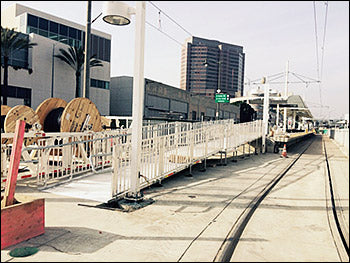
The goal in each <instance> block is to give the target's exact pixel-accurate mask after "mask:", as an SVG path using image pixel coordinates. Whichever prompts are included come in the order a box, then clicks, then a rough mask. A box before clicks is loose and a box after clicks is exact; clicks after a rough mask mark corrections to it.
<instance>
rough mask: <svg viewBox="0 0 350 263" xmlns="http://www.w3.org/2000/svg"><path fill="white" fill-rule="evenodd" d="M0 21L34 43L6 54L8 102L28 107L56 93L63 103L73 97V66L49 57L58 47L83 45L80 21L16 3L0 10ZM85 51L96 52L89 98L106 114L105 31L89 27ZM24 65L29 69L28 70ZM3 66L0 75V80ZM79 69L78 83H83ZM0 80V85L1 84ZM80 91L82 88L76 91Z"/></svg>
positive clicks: (108, 43) (108, 37) (107, 40)
mask: <svg viewBox="0 0 350 263" xmlns="http://www.w3.org/2000/svg"><path fill="white" fill-rule="evenodd" d="M1 26H2V27H3V28H14V29H15V30H16V31H18V32H21V33H23V36H24V37H28V38H29V41H30V42H34V43H37V46H35V47H33V48H31V49H28V50H23V51H21V52H16V54H13V56H12V57H10V65H13V66H17V67H19V68H20V69H18V70H14V69H13V68H12V67H9V78H8V81H9V90H8V105H9V106H11V107H13V106H15V105H19V104H24V105H28V106H30V107H31V108H33V109H34V110H35V109H36V107H37V106H38V105H39V104H40V103H41V102H42V101H44V100H45V99H47V98H50V97H59V98H62V99H64V100H65V101H67V102H69V101H70V100H72V99H73V98H75V85H76V84H75V83H76V82H75V71H74V70H73V69H72V68H71V67H69V66H68V65H67V64H66V63H64V62H63V61H61V60H59V59H58V58H54V56H53V55H54V54H59V48H68V45H71V46H73V45H77V46H84V39H85V32H84V31H85V25H80V24H77V23H74V22H71V21H68V20H65V19H63V18H60V17H56V16H53V15H50V14H47V13H44V12H40V11H38V10H35V9H32V8H28V7H26V6H23V5H20V4H17V3H16V4H13V5H12V6H10V7H8V8H6V9H4V10H1ZM91 36H92V37H91V55H93V54H96V55H97V59H99V60H101V61H102V63H103V67H96V68H91V69H90V78H91V82H90V90H89V99H91V100H92V101H93V102H94V103H95V104H96V106H97V108H98V110H99V111H100V114H101V115H109V104H110V90H109V86H110V57H111V35H110V34H107V33H104V32H101V31H97V30H94V29H91ZM28 69H31V70H32V73H31V74H29V73H28ZM3 74H4V72H3V68H1V79H2V80H3ZM83 75H84V74H83V71H82V72H81V81H80V84H81V87H80V91H82V87H83ZM2 86H3V82H1V88H2V89H3V87H2ZM80 94H82V93H80Z"/></svg>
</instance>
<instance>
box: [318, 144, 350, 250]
mask: <svg viewBox="0 0 350 263" xmlns="http://www.w3.org/2000/svg"><path fill="white" fill-rule="evenodd" d="M323 149H324V154H325V160H326V166H327V176H328V182H329V191H330V197H331V203H332V212H333V218H334V221H335V224H336V226H337V230H338V234H339V236H340V239H341V241H342V244H343V247H344V249H345V251H346V253H347V254H348V256H349V244H348V243H347V242H346V238H345V235H344V233H343V229H342V227H341V223H340V220H339V217H338V213H337V207H336V204H335V193H334V192H335V191H334V187H333V182H332V176H331V169H330V167H329V162H328V156H327V149H326V143H325V142H323ZM337 249H338V248H337Z"/></svg>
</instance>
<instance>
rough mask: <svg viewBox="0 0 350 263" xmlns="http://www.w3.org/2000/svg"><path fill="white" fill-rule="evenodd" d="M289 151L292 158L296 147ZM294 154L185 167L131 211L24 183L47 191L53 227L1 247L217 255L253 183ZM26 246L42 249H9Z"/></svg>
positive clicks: (135, 256) (61, 255) (58, 254)
mask: <svg viewBox="0 0 350 263" xmlns="http://www.w3.org/2000/svg"><path fill="white" fill-rule="evenodd" d="M288 154H289V156H290V158H293V153H292V152H288ZM289 161H290V160H288V159H284V158H280V157H279V155H277V154H273V153H266V154H260V155H252V156H251V157H250V158H246V159H244V160H243V159H242V160H241V159H239V161H238V162H236V163H232V162H230V161H229V162H228V165H227V166H216V167H208V168H207V171H206V172H200V171H198V170H195V171H193V177H184V173H179V174H177V175H174V176H172V177H170V178H168V179H166V180H164V181H163V186H162V187H156V186H154V187H152V188H149V189H146V191H145V198H152V199H153V200H154V201H155V202H154V203H153V204H151V205H148V206H146V207H144V208H142V209H139V210H136V211H134V212H131V213H123V212H120V211H112V210H106V209H100V208H90V207H86V206H80V205H78V204H84V205H98V204H100V203H99V202H96V201H91V200H87V199H81V198H75V197H69V196H63V195H56V194H53V193H45V192H39V191H37V190H35V189H33V188H28V187H17V189H16V193H17V195H20V194H26V195H31V196H34V197H44V198H45V204H46V205H45V209H46V211H45V215H46V223H45V226H46V227H45V230H46V232H45V234H44V235H41V236H38V237H35V238H32V239H30V240H28V241H25V242H22V243H20V244H18V245H15V246H12V247H9V248H7V249H5V250H2V251H1V260H2V261H3V262H5V261H9V260H10V261H11V262H20V261H21V262H23V261H26V262H28V261H30V262H33V261H42V262H45V261H46V262H50V261H51V262H52V261H86V262H87V261H91V262H96V261H113V262H115V261H138V262H145V261H152V262H154V261H168V262H169V261H170V262H174V261H178V260H180V261H212V260H213V258H214V256H215V253H216V251H217V249H218V248H219V247H220V245H221V243H222V241H223V240H224V238H225V236H226V234H227V232H228V231H229V229H230V228H231V226H232V225H233V224H234V222H235V220H236V219H237V217H238V216H239V214H240V212H241V211H242V209H244V207H245V206H246V205H247V204H248V203H249V201H250V200H251V198H253V197H254V196H255V193H256V192H255V191H258V190H259V188H258V187H256V185H253V183H254V182H258V183H257V184H262V183H263V182H264V181H265V178H261V177H262V174H266V176H271V177H272V176H274V175H275V174H277V173H279V172H280V171H281V170H283V168H285V166H286V165H287V162H289ZM259 180H260V181H259ZM266 180H267V178H266ZM108 190H109V189H108ZM317 202H319V201H317ZM269 211H270V214H269V217H268V218H269V219H271V217H272V218H273V217H274V216H275V215H274V214H272V213H271V211H272V212H273V211H277V210H276V209H273V210H271V209H270V210H269ZM253 217H255V216H253ZM287 229H288V228H287ZM292 230H293V231H294V232H295V231H297V229H292ZM301 230H302V229H301ZM316 231H317V229H316ZM287 232H288V230H287ZM294 232H293V234H294ZM261 235H262V236H261V237H259V238H257V239H255V237H251V236H250V237H249V236H248V237H246V241H247V240H248V241H249V240H251V241H254V240H255V242H258V243H262V242H261V241H263V240H265V239H269V238H270V237H269V236H268V235H269V233H266V234H261ZM289 235H292V233H290V232H289ZM288 237H289V236H288V235H287V236H285V240H287V239H288ZM245 243H246V242H245ZM25 246H34V247H37V248H39V252H38V253H36V254H34V255H32V256H29V257H25V258H12V257H10V256H9V255H8V253H9V251H10V250H11V249H14V248H15V247H25ZM246 260H249V259H248V258H245V259H244V261H246ZM264 261H269V260H268V259H265V260H264Z"/></svg>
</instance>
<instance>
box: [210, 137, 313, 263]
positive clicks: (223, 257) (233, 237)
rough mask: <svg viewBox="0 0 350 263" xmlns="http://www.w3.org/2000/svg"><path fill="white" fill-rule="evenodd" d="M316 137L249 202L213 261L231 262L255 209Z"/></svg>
mask: <svg viewBox="0 0 350 263" xmlns="http://www.w3.org/2000/svg"><path fill="white" fill-rule="evenodd" d="M314 140H315V139H314V138H313V139H312V140H311V142H310V143H309V144H307V145H306V147H305V148H304V149H303V150H302V151H301V152H300V153H299V154H298V156H297V157H296V158H295V159H294V160H293V161H291V162H290V163H289V165H288V166H287V167H286V168H285V169H284V170H283V171H282V172H281V173H279V174H278V175H276V176H275V177H274V178H273V179H272V180H271V181H270V182H269V183H268V184H267V185H266V186H265V187H264V189H263V190H262V191H261V192H260V193H259V194H258V195H257V196H256V197H255V198H254V199H253V200H252V201H251V202H250V203H249V204H248V206H247V207H246V208H245V209H244V211H243V212H242V213H241V214H240V216H239V217H238V221H237V222H236V223H235V224H234V225H233V226H232V228H231V230H230V231H229V233H228V234H227V236H226V238H225V240H224V241H223V243H222V244H221V246H220V248H219V250H218V252H217V254H216V256H215V258H214V260H213V262H229V261H230V259H231V257H232V255H233V252H234V251H235V249H236V247H237V244H238V242H239V239H240V237H241V235H242V233H243V231H244V229H245V227H246V226H247V224H248V222H249V220H250V219H251V217H252V216H253V214H254V212H255V210H256V209H257V208H258V207H259V205H260V203H261V202H262V201H263V200H264V199H265V197H266V196H267V195H268V194H269V193H270V191H271V190H272V189H273V188H274V187H275V186H276V185H277V183H278V182H279V181H280V180H281V179H282V178H283V177H284V176H285V175H286V174H287V172H288V171H289V170H290V169H291V168H292V167H293V166H294V164H295V163H296V162H297V161H298V160H299V158H300V157H301V156H302V155H303V154H304V153H305V151H306V150H307V149H308V148H309V147H310V145H311V144H312V143H313V141H314Z"/></svg>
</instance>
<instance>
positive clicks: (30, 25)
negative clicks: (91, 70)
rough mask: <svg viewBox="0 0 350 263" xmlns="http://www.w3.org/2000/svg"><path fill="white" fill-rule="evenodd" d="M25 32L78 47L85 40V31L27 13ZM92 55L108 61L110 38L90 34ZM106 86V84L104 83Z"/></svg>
mask: <svg viewBox="0 0 350 263" xmlns="http://www.w3.org/2000/svg"><path fill="white" fill-rule="evenodd" d="M27 19H28V21H27V33H28V34H29V33H35V34H39V35H41V36H44V37H48V38H50V39H53V40H56V41H61V42H62V43H65V44H68V45H71V46H77V47H80V46H82V45H84V42H85V32H84V31H81V30H79V29H76V28H73V27H69V26H66V25H62V24H59V23H56V22H53V21H49V20H47V19H45V18H41V17H37V16H34V15H31V14H28V18H27ZM91 50H92V55H96V58H97V59H100V60H103V61H107V62H110V57H111V40H109V39H105V38H103V37H99V36H96V35H94V34H91ZM105 86H106V85H105Z"/></svg>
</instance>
